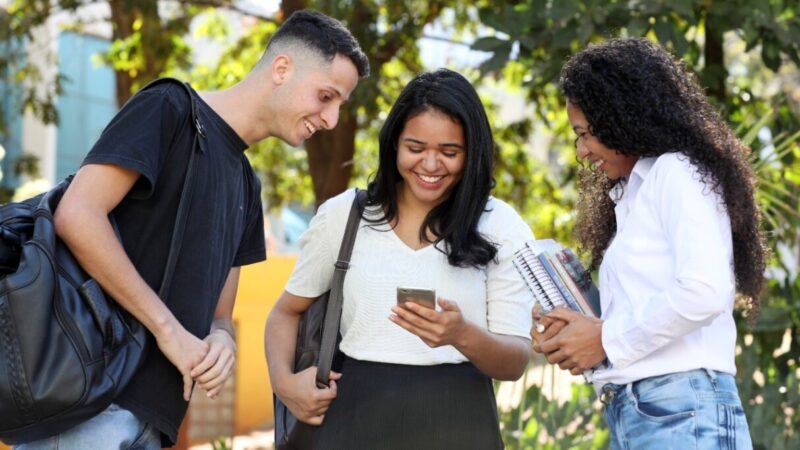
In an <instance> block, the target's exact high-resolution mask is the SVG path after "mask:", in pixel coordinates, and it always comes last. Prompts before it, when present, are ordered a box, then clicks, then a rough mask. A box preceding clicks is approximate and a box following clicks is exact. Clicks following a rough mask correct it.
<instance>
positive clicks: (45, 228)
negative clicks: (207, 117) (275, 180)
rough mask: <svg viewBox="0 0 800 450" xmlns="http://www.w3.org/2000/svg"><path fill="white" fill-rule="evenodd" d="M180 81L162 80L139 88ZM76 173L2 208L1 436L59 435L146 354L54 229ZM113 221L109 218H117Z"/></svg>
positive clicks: (134, 329) (175, 242)
mask: <svg viewBox="0 0 800 450" xmlns="http://www.w3.org/2000/svg"><path fill="white" fill-rule="evenodd" d="M164 82H173V83H180V82H179V81H177V80H175V79H160V80H156V81H154V82H152V83H150V84H148V85H147V86H145V87H144V88H142V90H145V89H147V88H148V87H151V86H153V85H155V84H160V83H164ZM180 84H181V86H183V87H184V88H185V89H186V91H187V93H188V94H189V98H190V99H191V103H192V112H191V114H192V124H193V125H194V126H195V128H196V131H197V132H196V134H195V138H194V143H193V146H192V147H193V148H192V152H191V156H190V157H189V162H188V166H187V169H186V177H185V180H184V183H183V190H182V193H181V199H180V203H179V206H178V212H177V215H176V219H175V228H174V229H173V231H172V241H171V244H170V250H169V256H168V257H167V265H166V268H165V271H164V277H163V279H162V282H161V286H160V288H159V292H158V296H159V297H160V298H161V299H165V298H166V296H167V293H168V291H169V286H170V284H171V281H172V273H173V271H174V269H175V263H176V262H177V256H178V252H179V250H180V244H181V240H182V236H183V230H184V228H185V225H186V217H187V212H188V210H189V203H190V202H191V194H192V191H193V189H191V187H192V180H193V178H194V172H195V171H194V168H195V165H196V164H195V161H196V159H195V154H196V153H197V152H200V151H202V149H201V145H200V141H201V140H202V139H203V138H205V130H204V129H203V127H202V125H201V123H200V121H199V120H198V118H197V106H196V101H195V98H194V95H193V94H192V92H191V89H190V88H189V86H188V85H186V84H184V83H180ZM71 180H72V177H69V178H67V179H66V180H64V181H62V182H61V183H59V184H58V185H57V186H55V187H54V188H53V189H51V190H50V191H48V192H46V193H44V194H41V195H38V196H36V197H33V198H30V199H28V200H25V201H22V202H19V203H9V204H6V205H2V206H0V440H2V441H3V442H6V443H9V444H21V443H25V442H30V441H34V440H38V439H43V438H46V437H49V436H54V435H56V434H59V433H61V432H64V431H66V430H67V429H69V428H71V427H73V426H75V425H77V424H79V423H81V422H84V421H86V420H88V419H90V418H91V417H93V416H95V415H96V414H98V413H100V412H101V411H103V410H104V409H105V408H106V407H108V405H109V404H111V403H112V402H113V401H114V399H115V397H116V396H117V395H118V394H119V393H120V392H121V391H122V389H123V388H124V387H125V386H126V385H127V384H128V382H129V381H130V380H131V378H132V377H133V376H134V374H135V372H136V370H137V369H138V367H139V363H140V362H141V361H142V359H143V352H144V342H145V329H144V327H143V326H142V325H141V324H140V323H138V321H136V320H135V319H133V318H132V317H130V315H129V314H127V313H123V311H122V309H121V308H120V307H119V306H118V305H117V304H116V302H115V301H114V300H113V299H112V298H110V297H108V296H107V295H106V294H105V293H104V292H103V290H102V289H101V288H100V286H99V285H98V284H97V282H96V281H95V280H94V279H92V278H91V277H89V276H88V275H87V274H86V272H84V271H83V269H82V268H81V267H80V265H79V264H78V263H77V261H75V258H74V257H73V255H72V254H71V253H70V252H69V250H68V249H67V247H66V246H65V245H64V244H63V243H62V242H61V240H60V239H58V237H57V236H56V233H55V228H54V226H53V213H54V212H55V210H56V207H57V206H58V203H59V201H60V200H61V197H62V196H63V194H64V192H65V191H66V190H67V187H68V186H69V183H70V181H71ZM112 222H113V217H112Z"/></svg>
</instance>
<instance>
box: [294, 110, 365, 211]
mask: <svg viewBox="0 0 800 450" xmlns="http://www.w3.org/2000/svg"><path fill="white" fill-rule="evenodd" d="M357 128H358V127H357V123H356V118H355V117H354V116H353V114H348V113H347V111H342V114H341V115H340V117H339V124H338V125H337V126H336V128H334V129H333V130H325V131H319V132H317V133H315V134H314V136H312V137H311V139H309V140H307V141H306V153H307V154H308V167H309V171H310V172H311V181H312V184H313V186H314V197H315V199H316V203H317V206H319V205H321V204H322V203H323V202H324V201H325V200H327V199H329V198H331V197H334V196H336V195H337V194H340V193H342V192H344V190H345V189H347V184H348V182H349V181H350V175H351V174H352V172H353V154H354V153H355V148H356V146H355V140H356V129H357Z"/></svg>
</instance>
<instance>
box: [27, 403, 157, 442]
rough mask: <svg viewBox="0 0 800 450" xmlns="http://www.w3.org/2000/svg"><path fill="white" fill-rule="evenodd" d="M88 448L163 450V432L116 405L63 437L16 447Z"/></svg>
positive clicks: (59, 436)
mask: <svg viewBox="0 0 800 450" xmlns="http://www.w3.org/2000/svg"><path fill="white" fill-rule="evenodd" d="M86 449H92V450H106V449H108V450H118V449H119V450H121V449H126V450H127V449H130V450H160V449H161V433H159V432H158V430H156V429H155V428H153V426H152V425H150V424H147V423H144V422H142V421H141V420H139V419H138V418H136V416H134V415H133V413H131V412H130V411H128V410H127V409H123V408H120V407H119V406H117V405H116V404H113V403H112V404H111V406H109V407H108V408H106V409H105V410H104V411H103V412H101V413H100V414H98V415H96V416H94V417H92V418H91V419H89V420H87V421H86V422H83V423H81V424H79V425H77V426H75V427H73V428H70V429H69V430H67V431H65V432H63V433H61V434H59V435H56V436H53V437H50V438H46V439H41V440H38V441H33V442H29V443H27V444H21V445H17V446H15V447H14V450H86Z"/></svg>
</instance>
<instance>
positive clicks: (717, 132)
mask: <svg viewBox="0 0 800 450" xmlns="http://www.w3.org/2000/svg"><path fill="white" fill-rule="evenodd" d="M559 83H560V85H561V89H562V91H563V92H564V94H565V96H566V97H567V99H568V100H569V102H571V103H572V104H574V105H575V106H577V107H578V108H580V110H581V111H582V112H583V114H584V115H585V116H586V120H587V122H588V123H589V128H590V132H591V133H592V135H594V136H595V137H596V138H597V139H599V140H600V142H601V143H603V145H605V146H606V147H608V148H610V149H613V150H615V151H617V152H618V153H621V154H624V155H635V156H639V157H649V156H659V155H662V154H664V153H671V152H680V153H682V154H684V155H686V156H687V157H688V158H689V160H690V161H691V163H692V164H693V165H694V166H696V167H697V170H698V172H699V175H700V177H701V179H702V181H703V182H704V183H705V184H706V185H707V186H709V187H711V188H712V189H713V190H714V192H716V193H718V194H719V195H720V196H721V198H722V199H723V201H724V202H725V207H726V210H727V212H728V216H729V217H730V221H731V231H732V233H733V251H734V273H735V276H736V288H737V290H738V291H739V292H740V293H741V294H743V295H744V296H745V297H746V298H747V300H748V302H749V303H750V305H751V306H753V307H756V308H757V307H758V303H759V298H760V294H761V289H762V286H763V282H764V267H765V265H766V246H765V239H764V235H763V232H762V231H761V227H760V221H761V212H760V210H759V208H758V205H757V204H756V201H755V195H754V194H755V186H756V178H755V174H754V172H753V168H752V167H751V165H750V162H749V160H748V155H749V153H750V149H749V148H747V146H745V145H744V144H743V143H742V142H741V141H740V140H739V139H738V138H737V137H736V136H735V134H734V133H733V131H732V130H731V129H730V127H729V126H728V125H727V124H726V123H725V122H724V121H723V120H722V119H721V118H720V117H719V115H718V114H717V113H716V111H715V110H714V108H713V106H712V105H711V103H710V102H709V100H708V98H707V97H706V95H705V93H704V92H703V89H702V88H701V87H700V85H699V83H698V82H697V80H696V77H695V76H694V75H693V74H692V72H690V71H689V70H688V69H687V68H686V66H685V64H684V63H682V62H681V61H680V60H678V59H676V58H675V57H673V56H672V55H671V54H669V53H668V52H667V51H666V50H664V49H663V48H661V47H660V46H658V45H656V44H654V43H653V42H651V41H649V40H647V39H645V38H623V39H612V40H609V41H606V42H604V43H602V44H598V45H592V46H589V47H588V48H586V49H584V50H582V51H581V52H579V53H577V54H576V55H575V56H574V57H573V58H571V59H570V60H569V61H568V62H567V64H566V65H565V66H564V68H563V69H562V71H561V79H560V82H559ZM613 185H614V182H613V181H610V180H608V179H607V178H605V177H603V176H601V174H591V173H586V171H585V172H584V173H583V174H582V175H581V179H580V181H579V194H580V198H579V202H578V221H577V226H576V234H577V237H578V240H579V241H580V244H581V246H582V248H583V249H584V250H587V251H589V252H590V253H591V255H592V265H593V266H594V267H596V266H597V265H599V263H600V261H601V260H602V258H603V253H604V252H605V249H606V248H607V247H608V244H609V242H610V240H611V238H612V237H613V235H614V233H615V232H616V220H615V215H614V204H613V202H612V201H611V200H610V199H609V197H608V195H607V193H608V192H609V190H610V189H611V188H612V187H613Z"/></svg>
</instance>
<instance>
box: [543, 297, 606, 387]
mask: <svg viewBox="0 0 800 450" xmlns="http://www.w3.org/2000/svg"><path fill="white" fill-rule="evenodd" d="M547 317H548V318H552V319H558V320H563V321H564V322H566V326H564V328H563V329H562V330H561V331H559V332H558V334H556V335H555V336H553V337H551V338H549V339H545V340H542V341H541V342H539V349H540V350H541V351H542V352H543V353H545V354H546V355H547V360H548V361H549V362H550V363H552V364H558V367H560V368H562V369H564V370H569V371H570V373H571V374H573V375H579V374H581V373H582V372H583V371H584V370H588V369H591V368H592V367H594V366H596V365H597V364H599V363H600V362H601V361H603V360H604V359H605V358H606V352H605V350H604V349H603V342H602V330H603V321H602V320H600V319H597V318H594V317H589V316H585V315H583V314H581V313H578V312H575V311H571V310H568V309H563V308H556V309H554V310H553V311H550V312H549V313H548V314H547Z"/></svg>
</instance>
